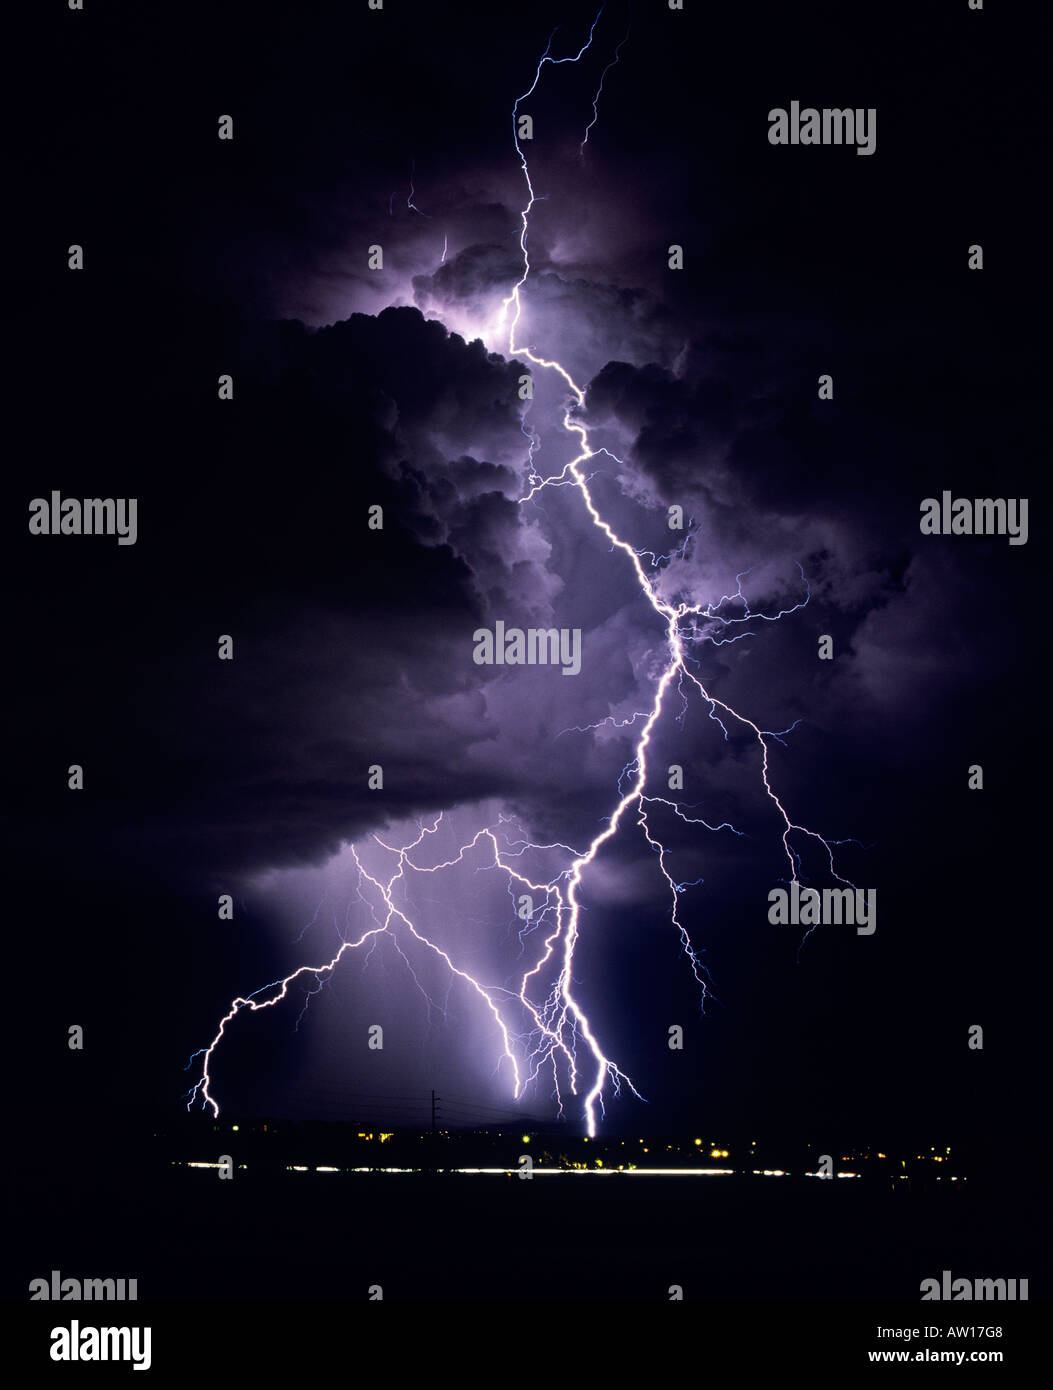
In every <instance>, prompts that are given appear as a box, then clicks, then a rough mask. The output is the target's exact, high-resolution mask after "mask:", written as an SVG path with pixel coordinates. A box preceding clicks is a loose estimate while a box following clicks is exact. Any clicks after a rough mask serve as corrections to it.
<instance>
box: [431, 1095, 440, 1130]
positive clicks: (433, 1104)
mask: <svg viewBox="0 0 1053 1390" xmlns="http://www.w3.org/2000/svg"><path fill="white" fill-rule="evenodd" d="M437 1109H438V1102H437V1100H436V1098H435V1092H434V1091H432V1093H431V1132H432V1134H434V1133H435V1112H436V1110H437Z"/></svg>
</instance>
